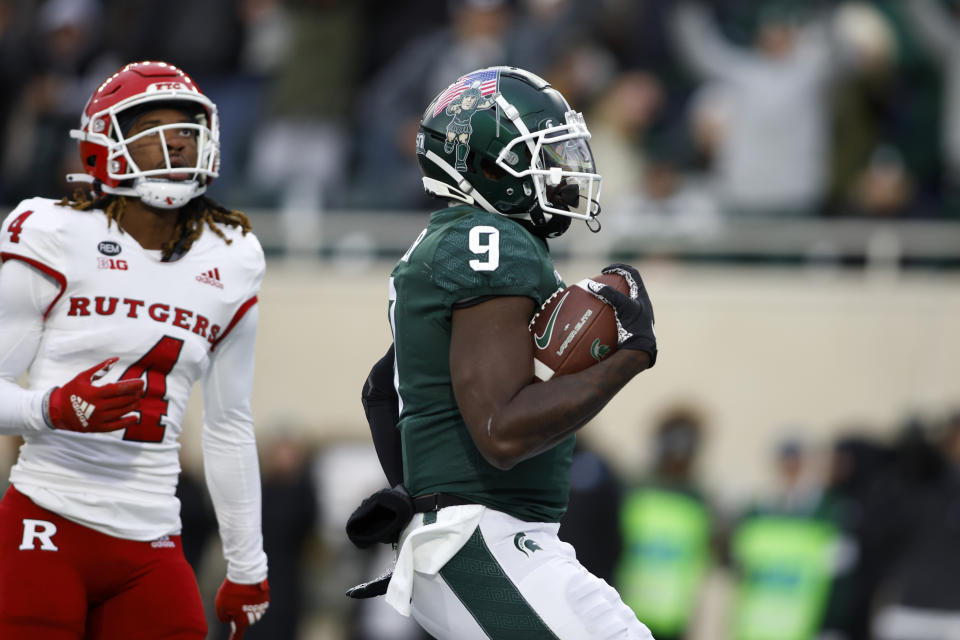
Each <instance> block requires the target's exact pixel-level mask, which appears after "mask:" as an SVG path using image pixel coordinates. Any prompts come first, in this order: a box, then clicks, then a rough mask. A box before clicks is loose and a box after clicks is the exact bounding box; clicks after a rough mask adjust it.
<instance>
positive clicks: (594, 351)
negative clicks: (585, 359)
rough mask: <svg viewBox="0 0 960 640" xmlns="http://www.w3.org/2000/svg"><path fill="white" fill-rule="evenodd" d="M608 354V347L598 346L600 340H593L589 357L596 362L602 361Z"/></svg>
mask: <svg viewBox="0 0 960 640" xmlns="http://www.w3.org/2000/svg"><path fill="white" fill-rule="evenodd" d="M608 353H610V347H609V346H608V345H605V344H600V338H594V340H593V344H591V345H590V355H592V356H593V357H594V358H595V359H596V360H603V359H604V357H606V355H607V354H608Z"/></svg>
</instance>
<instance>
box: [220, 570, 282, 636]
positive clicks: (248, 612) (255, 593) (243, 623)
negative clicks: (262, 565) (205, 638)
mask: <svg viewBox="0 0 960 640" xmlns="http://www.w3.org/2000/svg"><path fill="white" fill-rule="evenodd" d="M216 604H217V618H219V619H220V622H230V640H240V638H242V637H243V633H244V632H245V631H246V630H247V627H249V626H250V625H252V624H253V623H254V622H256V621H257V620H259V619H260V618H262V617H263V614H264V613H266V611H267V607H269V606H270V585H269V584H267V581H266V580H264V581H263V582H261V583H260V584H237V583H235V582H230V581H229V580H224V581H223V584H221V585H220V588H219V589H218V590H217V600H216Z"/></svg>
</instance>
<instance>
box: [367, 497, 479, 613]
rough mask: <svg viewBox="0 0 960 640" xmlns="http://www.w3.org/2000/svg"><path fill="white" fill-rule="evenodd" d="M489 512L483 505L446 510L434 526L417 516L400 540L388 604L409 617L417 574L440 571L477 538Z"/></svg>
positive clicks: (441, 510) (439, 515) (468, 505)
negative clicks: (471, 540) (479, 525)
mask: <svg viewBox="0 0 960 640" xmlns="http://www.w3.org/2000/svg"><path fill="white" fill-rule="evenodd" d="M485 510H486V507H484V506H482V505H479V504H465V505H458V506H455V507H446V508H443V509H440V510H439V511H437V521H436V522H434V523H431V524H423V516H422V515H420V514H419V513H418V514H417V515H415V516H414V518H413V522H412V523H411V524H410V526H408V527H407V530H406V531H405V532H404V534H403V536H404V537H403V538H402V539H401V541H400V550H399V551H398V552H397V564H396V565H395V566H394V567H393V577H392V578H390V586H389V587H388V588H387V595H386V601H387V603H388V604H389V605H390V606H391V607H393V608H394V609H396V610H397V611H398V612H399V613H400V614H402V615H404V616H409V615H410V598H411V597H412V596H413V572H414V571H419V572H420V573H425V574H428V575H435V574H436V573H437V572H439V571H440V569H442V568H443V565H445V564H447V562H448V561H449V560H450V558H452V557H453V556H454V555H456V553H457V551H459V550H460V548H461V547H463V545H464V544H466V543H467V540H469V539H470V536H471V535H473V532H474V530H475V529H476V528H477V525H478V524H479V523H480V517H481V516H482V515H483V512H484V511H485Z"/></svg>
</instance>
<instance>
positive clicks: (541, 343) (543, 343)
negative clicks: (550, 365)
mask: <svg viewBox="0 0 960 640" xmlns="http://www.w3.org/2000/svg"><path fill="white" fill-rule="evenodd" d="M568 295H570V292H569V291H568V292H566V293H565V294H563V297H562V298H560V302H558V303H557V306H556V307H554V308H553V313H551V314H550V320H548V321H547V326H546V328H545V329H544V330H543V335H539V336H538V335H537V334H533V340H534V342H536V344H537V348H538V349H546V348H547V345H548V344H550V338H551V337H553V325H554V324H555V323H556V322H557V315H558V314H559V313H560V307H562V306H563V303H564V302H566V301H567V296H568Z"/></svg>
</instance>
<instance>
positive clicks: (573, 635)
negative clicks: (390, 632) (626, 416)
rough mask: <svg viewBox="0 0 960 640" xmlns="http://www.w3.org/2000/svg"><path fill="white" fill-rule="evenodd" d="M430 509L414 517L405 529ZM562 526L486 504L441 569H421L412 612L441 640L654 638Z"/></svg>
mask: <svg viewBox="0 0 960 640" xmlns="http://www.w3.org/2000/svg"><path fill="white" fill-rule="evenodd" d="M431 515H433V514H417V515H415V516H414V518H413V522H411V524H410V525H409V526H408V527H407V530H406V531H405V532H404V533H405V534H408V533H409V532H411V531H414V530H416V529H417V528H419V527H422V526H423V521H424V516H427V518H428V520H429V519H430V516H431ZM559 528H560V525H559V524H557V523H540V522H525V521H523V520H519V519H517V518H514V517H512V516H509V515H507V514H505V513H502V512H499V511H494V510H492V509H485V510H484V513H483V515H482V517H481V518H480V524H479V525H478V526H477V528H476V530H475V531H474V533H473V535H472V536H471V538H470V539H469V540H468V541H467V543H466V544H465V545H464V546H463V547H462V548H461V549H460V551H458V552H457V554H456V555H455V556H454V557H453V558H452V559H451V560H450V561H449V562H447V563H446V565H444V567H443V568H442V569H441V570H440V572H439V573H438V574H436V575H428V574H425V573H420V572H415V573H414V578H413V594H412V615H413V617H414V618H415V619H416V620H417V622H419V623H420V624H421V625H422V626H423V628H424V629H426V630H427V632H429V633H430V634H431V635H433V636H434V637H436V638H437V639H438V640H507V639H511V640H512V639H517V640H521V639H522V640H553V639H556V640H652V638H653V636H652V635H651V634H650V631H649V630H648V629H647V628H646V626H644V625H643V624H642V623H641V622H640V621H639V620H637V616H636V614H634V612H633V611H632V610H631V609H630V608H629V607H628V606H627V605H625V604H624V603H623V601H622V600H621V599H620V596H619V595H618V594H617V592H616V591H615V590H614V589H613V587H611V586H610V585H608V584H607V583H606V582H604V581H603V580H601V579H600V578H597V577H596V576H594V575H593V574H591V573H590V572H588V571H587V570H586V569H585V568H584V567H583V565H581V564H580V563H579V562H578V561H577V558H576V554H575V552H574V550H573V547H572V546H570V545H569V544H567V543H566V542H562V541H561V540H560V539H559V538H558V537H557V531H558V530H559Z"/></svg>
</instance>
